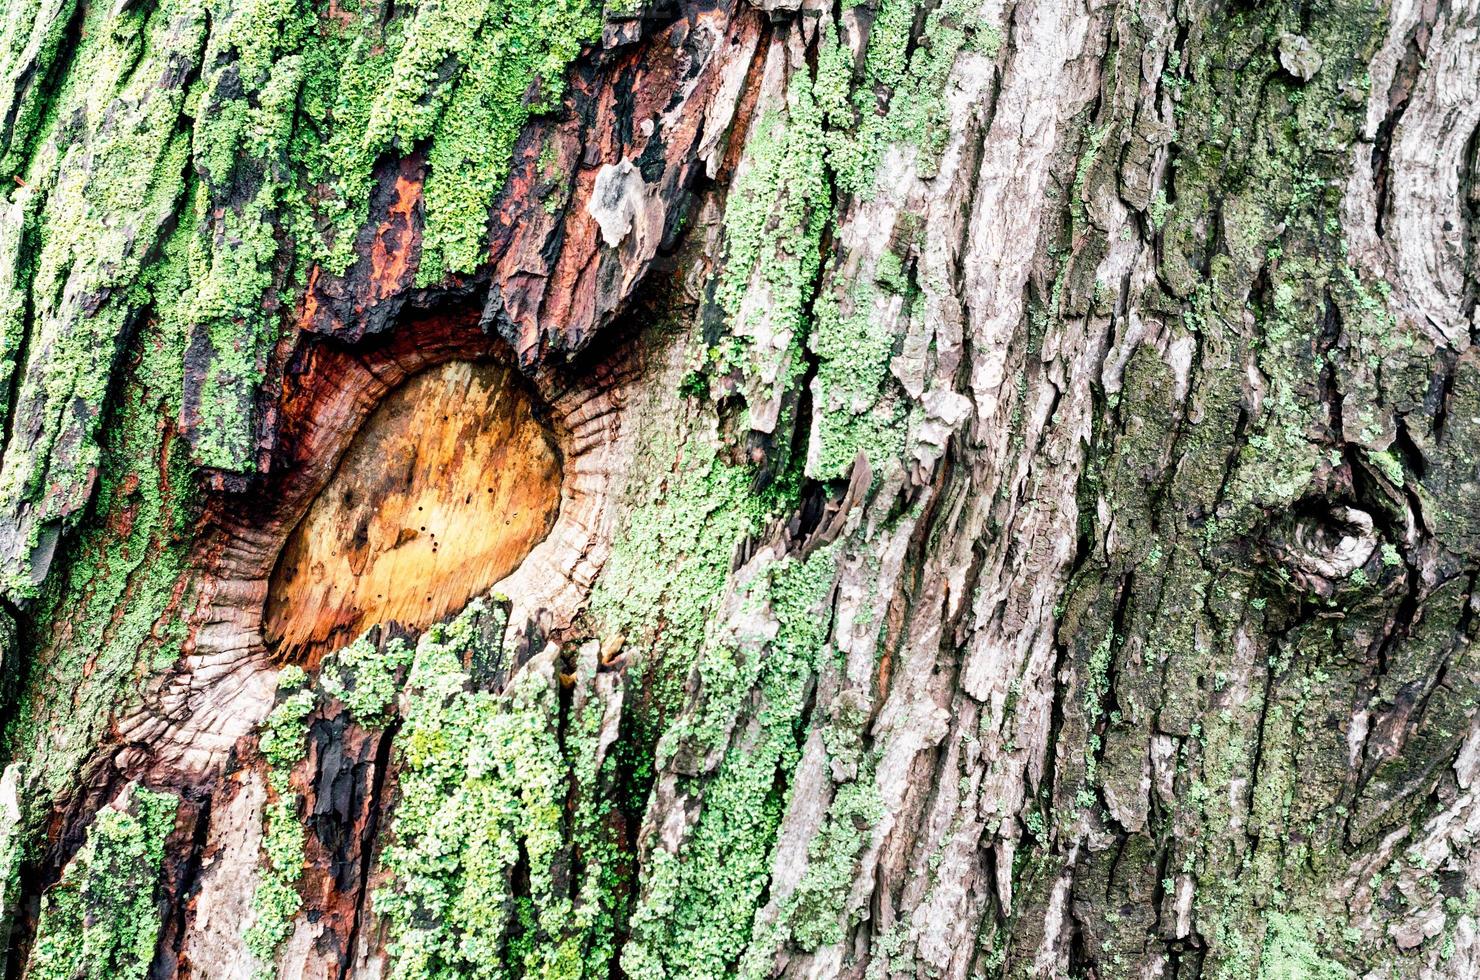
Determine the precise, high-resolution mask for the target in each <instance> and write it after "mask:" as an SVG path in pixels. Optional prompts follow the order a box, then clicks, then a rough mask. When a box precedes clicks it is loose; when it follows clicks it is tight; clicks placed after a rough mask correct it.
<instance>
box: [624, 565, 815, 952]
mask: <svg viewBox="0 0 1480 980" xmlns="http://www.w3.org/2000/svg"><path fill="white" fill-rule="evenodd" d="M832 554H833V549H832V548H827V549H822V550H819V551H817V552H815V553H814V554H813V555H812V556H811V557H809V558H808V559H806V560H805V561H802V560H798V559H795V558H785V559H781V560H780V561H778V562H776V563H774V564H772V565H770V566H769V567H768V568H767V569H766V570H765V574H764V577H763V578H760V579H758V580H757V581H756V582H755V583H754V585H753V590H752V593H751V596H750V599H751V601H753V602H754V603H756V604H757V605H760V606H765V607H768V608H769V609H770V610H771V614H772V615H774V617H775V620H776V624H777V629H776V635H775V638H774V640H772V641H771V642H770V643H769V644H767V645H766V647H765V648H764V649H763V650H749V651H746V653H745V654H743V655H742V654H741V653H740V651H738V650H736V649H734V648H732V647H730V646H728V645H727V644H725V643H723V642H713V643H710V644H709V645H708V646H707V647H706V649H705V650H704V651H703V653H702V654H701V657H700V660H699V663H698V665H697V667H696V671H697V675H698V678H699V692H700V698H699V701H698V703H697V706H696V709H695V711H694V712H693V713H692V714H690V715H688V716H685V717H684V718H681V719H680V720H679V721H678V723H676V724H675V725H674V726H673V728H672V729H670V731H669V732H668V733H667V734H666V735H665V736H664V741H665V743H666V747H665V749H663V750H660V758H661V757H663V756H664V755H669V754H671V753H673V752H676V751H678V749H679V747H680V745H679V743H685V742H688V743H697V744H698V745H699V746H700V747H705V746H708V747H716V738H717V733H718V732H719V731H721V730H727V729H728V727H729V726H731V725H733V724H734V721H735V718H736V716H737V713H738V711H739V705H740V701H741V699H749V698H751V697H755V698H756V703H755V706H754V707H753V708H752V709H750V710H751V711H753V712H754V722H753V724H752V725H751V726H750V728H748V729H747V731H746V733H745V735H744V737H743V738H742V739H740V740H739V741H738V742H737V744H735V745H734V746H732V747H729V748H728V749H727V751H725V753H724V755H723V759H722V761H721V762H720V763H719V767H718V769H717V770H716V771H715V772H714V773H713V774H712V776H711V777H710V778H708V779H706V780H704V781H703V782H702V786H701V785H696V786H695V787H694V789H695V791H696V793H698V794H699V799H700V800H701V801H702V803H701V808H700V809H699V812H698V816H697V822H696V823H695V825H694V828H693V831H692V833H691V834H690V835H689V836H688V837H687V838H686V840H685V841H684V842H683V844H682V845H681V846H680V848H679V850H678V851H677V852H676V853H670V852H668V851H667V850H665V849H663V848H661V847H660V848H658V849H657V850H655V851H654V852H653V853H652V854H651V856H650V858H649V860H648V862H647V864H646V865H645V867H644V870H643V876H642V899H641V900H640V901H639V903H638V905H637V908H636V909H635V910H634V912H633V914H632V933H631V938H630V939H629V940H628V942H627V944H626V946H625V947H624V949H623V952H622V959H621V965H622V969H623V971H624V972H625V973H626V974H627V975H628V976H630V977H633V978H634V980H659V978H664V977H685V978H690V977H692V978H710V977H714V978H718V977H725V976H730V975H731V973H732V971H733V969H734V967H735V964H736V962H737V961H738V959H739V958H740V956H741V954H742V953H743V951H744V949H745V946H746V944H747V942H748V941H749V939H750V932H751V924H752V920H753V918H754V915H755V910H756V907H757V905H758V904H759V899H760V897H761V895H762V893H763V891H764V889H765V887H766V883H767V881H768V880H769V878H770V866H771V857H772V848H773V845H774V842H775V835H776V828H777V826H778V824H779V822H780V820H781V814H782V812H783V811H784V809H785V805H786V800H787V797H788V792H787V789H786V786H787V785H788V784H789V778H790V773H791V772H792V770H793V769H794V768H795V766H796V763H797V761H798V759H799V758H800V748H799V745H798V740H797V729H798V726H800V725H801V724H802V723H803V719H804V711H805V707H806V701H807V691H808V689H809V686H810V685H811V683H812V681H813V678H814V676H815V672H816V670H817V667H818V664H819V661H820V659H821V658H822V657H824V656H826V655H827V646H826V637H827V630H828V625H829V624H828V621H827V620H826V619H825V618H823V617H822V616H820V615H819V612H820V608H821V604H822V602H823V601H824V600H825V599H826V598H827V596H828V595H829V593H830V590H831V587H832V581H833V574H834V566H833V564H832Z"/></svg>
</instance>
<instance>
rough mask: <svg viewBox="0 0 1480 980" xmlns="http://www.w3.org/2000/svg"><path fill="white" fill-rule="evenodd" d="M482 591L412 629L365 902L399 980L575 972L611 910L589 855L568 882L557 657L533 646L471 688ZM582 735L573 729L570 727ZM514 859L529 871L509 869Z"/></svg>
mask: <svg viewBox="0 0 1480 980" xmlns="http://www.w3.org/2000/svg"><path fill="white" fill-rule="evenodd" d="M485 612H486V607H485V604H484V603H483V602H482V601H481V600H479V601H475V602H474V603H472V604H470V605H469V607H468V608H467V610H465V611H464V612H463V614H461V615H460V616H458V617H457V618H456V619H455V620H453V621H452V622H451V623H450V624H448V625H446V626H436V627H433V628H432V629H431V630H430V631H428V633H427V634H425V635H424V636H423V637H422V638H421V640H420V641H419V642H418V643H417V646H416V652H415V654H414V656H413V659H412V662H411V668H410V673H409V675H408V677H407V681H406V692H405V695H404V696H405V699H406V710H405V715H404V718H405V723H404V727H403V728H402V730H401V732H400V735H399V736H398V738H397V752H398V758H399V760H400V763H401V770H400V784H399V800H398V802H397V805H396V809H395V812H394V816H393V818H392V821H391V826H390V842H389V843H388V844H387V846H386V847H385V850H384V852H383V855H382V866H383V868H384V869H385V871H386V873H387V875H388V881H387V884H386V885H385V886H383V887H382V888H380V889H379V890H377V891H376V893H375V895H374V907H375V909H376V911H377V913H379V914H380V915H381V916H383V918H384V921H385V923H386V928H387V935H388V946H387V948H388V950H389V951H390V954H391V957H392V967H391V971H390V975H391V976H392V977H395V978H404V980H423V978H432V977H442V976H448V975H453V974H455V975H458V976H465V977H474V978H501V977H515V976H526V975H528V976H546V977H564V978H578V977H582V976H586V975H591V976H598V975H605V974H604V966H602V965H601V964H600V963H599V962H598V963H597V964H596V965H595V966H593V968H592V970H591V971H590V973H589V974H588V973H587V972H586V962H587V960H586V955H587V947H588V943H589V941H590V939H591V934H592V933H593V931H594V932H595V933H596V934H597V935H596V939H597V940H598V942H597V943H596V944H595V945H596V949H597V956H596V959H597V960H598V961H599V960H600V959H601V954H600V949H601V948H603V947H602V944H601V942H600V941H599V940H600V934H601V933H602V932H603V931H604V930H605V929H606V927H607V922H608V918H609V911H608V910H607V909H605V908H604V907H603V904H602V890H601V887H600V882H599V881H598V880H597V878H598V875H599V873H600V867H599V864H598V865H595V866H592V867H589V868H587V869H586V870H585V872H584V878H582V879H579V881H578V887H577V888H576V889H575V897H574V898H572V897H571V893H570V892H568V891H567V890H566V886H567V884H568V883H567V881H566V880H565V878H564V874H565V869H566V864H565V861H566V849H567V847H568V843H567V842H568V840H569V835H570V833H571V825H570V823H569V820H568V817H567V812H566V802H567V799H568V798H569V795H570V792H571V779H572V774H571V764H570V762H568V761H567V756H566V754H565V751H564V750H563V748H562V744H561V739H560V733H559V728H560V726H559V723H558V718H559V715H560V705H559V699H558V695H557V690H558V681H557V678H556V676H555V670H556V664H555V662H554V660H553V659H552V658H551V657H550V656H549V655H540V656H537V657H536V658H534V659H533V660H531V661H529V662H528V663H526V664H524V665H523V666H522V667H521V668H519V669H518V670H517V671H516V672H515V674H514V676H513V677H512V679H511V680H510V681H509V684H508V686H507V688H506V690H505V691H503V692H502V693H497V694H496V693H492V692H489V691H485V690H482V689H479V688H478V687H477V686H476V685H475V684H474V683H473V679H472V677H471V675H470V673H469V671H468V668H467V666H466V663H468V662H471V661H476V660H477V659H479V653H478V650H477V647H478V646H479V645H480V643H482V642H483V641H482V640H481V639H480V634H479V632H478V630H477V629H476V624H477V621H478V617H480V616H481V615H484V614H485ZM578 741H579V740H578ZM516 866H518V867H520V868H522V869H524V873H525V874H526V875H527V879H526V880H525V881H524V882H523V883H522V885H521V883H520V882H516V880H515V877H514V876H515V868H516Z"/></svg>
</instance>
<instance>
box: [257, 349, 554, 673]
mask: <svg viewBox="0 0 1480 980" xmlns="http://www.w3.org/2000/svg"><path fill="white" fill-rule="evenodd" d="M536 411H537V409H536V406H535V404H534V402H533V400H532V396H531V395H530V394H529V392H528V391H527V389H526V387H525V385H524V384H523V382H522V381H521V380H520V379H519V378H517V377H516V376H515V375H514V372H513V370H512V369H511V368H509V367H507V366H503V365H497V364H480V365H473V364H470V363H468V362H466V361H450V362H448V363H446V364H444V365H442V366H441V367H438V368H434V369H432V370H429V371H425V372H423V373H421V374H418V375H416V376H415V377H413V378H412V379H411V380H410V381H408V382H406V383H405V384H404V385H403V386H402V387H400V388H399V389H397V390H396V391H394V392H392V393H391V394H390V395H389V396H387V397H386V399H385V400H384V401H382V402H381V403H380V405H379V407H377V408H376V410H375V411H374V412H373V413H372V414H371V415H370V417H369V418H367V419H366V420H365V422H364V423H363V424H362V425H361V427H360V430H359V432H358V433H357V434H356V435H355V438H354V441H353V442H351V443H350V446H349V449H348V450H346V452H345V454H344V458H343V459H342V460H341V461H340V463H339V468H338V469H337V470H336V471H335V472H334V475H333V476H332V477H331V478H330V480H329V483H328V485H326V486H325V487H324V489H323V490H322V491H320V493H319V496H318V497H317V499H316V500H315V501H314V503H313V505H312V506H310V507H309V510H308V513H307V514H305V515H304V517H303V520H301V521H300V522H299V524H298V526H297V527H296V528H295V529H294V530H293V533H292V534H291V535H290V536H289V538H288V541H287V543H286V544H285V545H284V546H283V551H282V555H281V557H280V558H279V559H278V565H277V568H276V569H275V570H274V572H273V575H272V579H271V581H270V583H269V585H268V592H267V614H266V618H265V621H264V623H263V629H264V631H265V637H266V640H267V644H268V647H269V648H270V649H272V650H273V652H274V654H275V655H276V656H277V657H278V658H279V659H280V660H293V661H303V660H308V661H309V662H317V660H318V657H319V656H321V655H322V654H324V653H326V652H328V651H330V650H332V649H334V648H335V647H338V646H343V645H344V644H346V643H348V642H350V641H351V640H353V639H354V638H355V637H357V636H359V635H360V634H361V633H363V632H364V631H365V630H367V629H369V628H370V627H371V626H373V625H375V624H376V623H391V622H395V623H399V624H401V625H403V626H407V627H411V628H414V629H416V630H418V631H419V630H421V629H424V628H425V627H427V626H430V625H431V624H432V623H435V622H437V621H439V620H441V619H444V618H445V617H446V616H448V615H449V614H450V613H454V612H456V611H457V610H459V609H461V608H462V607H463V606H465V605H467V603H468V600H469V599H471V598H473V597H474V596H476V595H481V594H483V593H485V592H487V591H488V590H489V589H490V588H491V587H492V586H493V585H494V583H496V582H498V581H499V580H500V579H502V578H503V577H504V576H506V575H508V574H509V572H511V571H513V570H514V569H515V568H516V567H518V565H519V563H520V562H522V561H523V560H524V556H525V555H527V554H529V552H530V550H531V549H532V548H533V547H534V546H535V544H536V543H538V542H539V541H540V540H541V539H542V538H543V537H544V536H545V534H546V533H548V532H549V530H550V527H551V526H552V525H553V524H554V521H555V513H556V510H557V509H558V507H559V503H560V482H561V476H560V462H559V457H558V452H557V449H556V447H555V444H554V436H553V434H552V433H551V432H550V431H549V429H548V427H547V426H546V425H545V424H544V423H542V422H541V421H540V420H539V419H538V418H537V417H536V415H535V413H536Z"/></svg>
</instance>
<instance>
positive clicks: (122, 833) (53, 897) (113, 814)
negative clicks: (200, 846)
mask: <svg viewBox="0 0 1480 980" xmlns="http://www.w3.org/2000/svg"><path fill="white" fill-rule="evenodd" d="M178 805H179V800H178V799H177V798H176V797H174V796H172V795H170V794H168V793H153V792H150V791H149V790H147V789H144V788H142V787H138V786H135V787H134V788H133V789H132V790H131V791H130V796H129V798H128V801H127V804H126V805H124V806H122V807H118V808H115V807H110V808H105V809H104V810H102V811H100V812H99V813H98V815H97V817H96V819H94V821H93V824H92V826H91V827H89V828H88V832H87V841H86V842H85V843H84V844H83V845H82V848H81V850H79V851H78V852H77V854H76V856H75V857H73V859H72V860H71V861H70V862H69V863H68V865H67V868H66V870H65V871H64V872H63V873H62V877H61V880H60V881H58V882H57V883H56V885H54V886H53V887H52V888H51V890H49V891H48V892H47V893H46V896H45V898H44V899H43V900H42V903H41V917H40V919H39V920H38V921H37V925H36V942H35V945H34V946H33V947H32V949H31V958H30V961H29V964H28V965H27V968H26V976H28V977H33V978H36V980H143V978H144V977H145V976H146V975H147V973H148V971H149V964H150V963H151V962H152V961H153V959H154V947H155V943H156V941H157V939H158V936H159V929H160V924H161V910H160V908H159V905H158V898H157V896H158V890H159V876H160V869H161V867H162V864H163V861H164V845H165V839H166V838H167V837H169V834H170V831H171V830H172V829H173V828H174V825H175V810H176V808H177V806H178Z"/></svg>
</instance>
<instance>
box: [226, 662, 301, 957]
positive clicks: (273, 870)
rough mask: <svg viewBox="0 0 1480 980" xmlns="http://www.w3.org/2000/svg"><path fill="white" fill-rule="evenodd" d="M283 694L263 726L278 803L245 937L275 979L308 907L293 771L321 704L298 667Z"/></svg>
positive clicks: (282, 680) (270, 810) (262, 746)
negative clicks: (301, 887) (278, 960)
mask: <svg viewBox="0 0 1480 980" xmlns="http://www.w3.org/2000/svg"><path fill="white" fill-rule="evenodd" d="M278 691H279V692H280V694H281V695H282V696H281V697H280V699H279V700H278V703H277V704H276V705H275V706H274V707H273V709H272V711H271V712H270V713H269V714H268V716H267V719H266V721H265V722H263V725H262V730H261V734H260V737H259V740H258V748H259V750H260V751H261V752H262V756H263V758H265V759H266V760H267V785H268V788H269V789H271V790H272V799H271V801H270V802H269V803H268V804H267V808H266V812H265V813H264V814H263V834H262V853H263V857H264V859H265V860H264V862H263V864H262V865H260V866H259V875H260V878H259V880H258V882H257V889H256V891H255V892H253V894H252V919H251V920H250V924H249V925H248V926H247V928H246V931H245V932H244V934H243V938H244V940H245V942H246V947H247V950H248V951H249V952H250V953H251V954H252V956H253V958H254V959H255V960H256V961H257V976H258V977H259V978H263V980H265V978H269V977H272V976H274V975H275V970H274V968H273V958H274V956H275V954H276V952H277V949H278V947H279V946H280V945H281V944H282V942H283V940H285V939H287V938H288V934H289V933H290V932H291V931H292V928H293V920H294V918H296V917H297V915H298V910H299V909H300V908H302V906H303V898H302V896H300V895H299V893H298V882H299V881H300V880H301V879H302V877H303V860H304V858H303V849H304V846H305V843H306V837H305V834H304V829H303V817H302V810H303V798H302V796H301V795H300V794H299V793H298V792H297V790H295V789H294V788H293V783H292V773H293V769H294V768H295V767H296V766H297V765H298V763H300V762H301V761H303V758H304V756H305V754H306V753H307V751H308V732H307V729H306V727H305V719H307V717H308V715H309V712H311V711H313V709H314V706H315V704H316V702H317V700H318V695H317V692H316V691H315V690H314V689H313V688H312V687H310V686H309V685H308V676H307V674H306V673H305V672H304V671H303V668H301V667H298V666H296V665H290V666H288V667H284V668H283V670H282V671H281V672H280V673H279V675H278Z"/></svg>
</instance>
